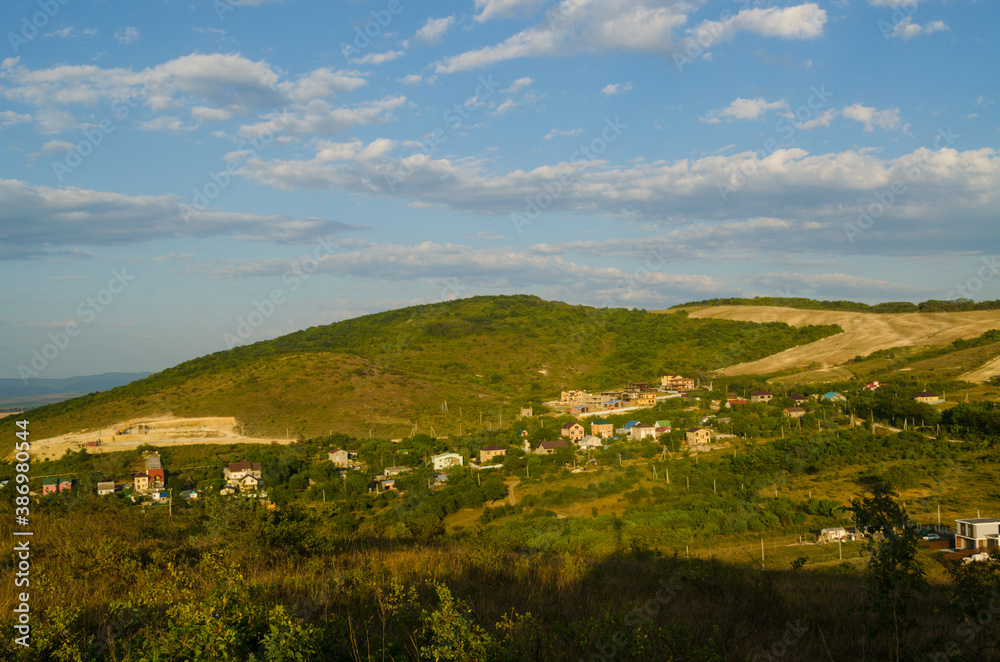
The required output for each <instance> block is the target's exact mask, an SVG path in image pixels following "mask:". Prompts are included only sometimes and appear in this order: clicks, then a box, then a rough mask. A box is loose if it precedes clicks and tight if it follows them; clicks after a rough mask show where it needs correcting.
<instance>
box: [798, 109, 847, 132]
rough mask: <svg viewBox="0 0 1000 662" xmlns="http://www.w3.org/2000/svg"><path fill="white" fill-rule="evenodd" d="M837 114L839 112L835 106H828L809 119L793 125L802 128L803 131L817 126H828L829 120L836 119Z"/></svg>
mask: <svg viewBox="0 0 1000 662" xmlns="http://www.w3.org/2000/svg"><path fill="white" fill-rule="evenodd" d="M838 114H839V113H838V112H837V109H836V108H829V109H827V110H824V111H823V112H822V113H820V114H819V115H817V116H815V117H813V118H812V119H810V120H806V121H805V122H799V123H797V124H796V125H795V127H796V128H798V129H802V130H803V131H810V130H812V129H815V128H818V127H828V126H830V122H831V121H832V120H834V119H836V117H837V115H838Z"/></svg>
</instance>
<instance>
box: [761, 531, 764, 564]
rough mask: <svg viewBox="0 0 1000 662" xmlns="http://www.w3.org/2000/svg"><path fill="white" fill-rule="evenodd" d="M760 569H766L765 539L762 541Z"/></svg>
mask: <svg viewBox="0 0 1000 662" xmlns="http://www.w3.org/2000/svg"><path fill="white" fill-rule="evenodd" d="M760 569H761V570H763V569H764V539H763V538H761V539H760Z"/></svg>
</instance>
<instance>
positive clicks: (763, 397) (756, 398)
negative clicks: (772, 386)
mask: <svg viewBox="0 0 1000 662" xmlns="http://www.w3.org/2000/svg"><path fill="white" fill-rule="evenodd" d="M773 397H774V394H773V393H770V392H768V391H754V392H753V393H751V394H750V402H751V403H753V404H758V403H762V402H770V401H771V398H773Z"/></svg>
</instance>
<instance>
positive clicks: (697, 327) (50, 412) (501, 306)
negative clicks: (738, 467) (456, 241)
mask: <svg viewBox="0 0 1000 662" xmlns="http://www.w3.org/2000/svg"><path fill="white" fill-rule="evenodd" d="M840 331H841V329H840V328H839V327H837V326H832V325H828V326H815V325H807V326H791V325H789V324H786V323H784V322H765V323H757V322H747V321H734V320H724V319H691V318H689V317H688V316H687V315H685V314H683V313H681V314H676V315H659V314H654V313H649V312H646V311H642V310H625V309H595V308H589V307H585V306H571V305H568V304H564V303H557V302H550V301H543V300H541V299H539V298H537V297H533V296H526V295H517V296H499V297H470V298H467V299H458V300H455V301H447V302H442V303H437V304H430V305H425V306H414V307H409V308H403V309H400V310H393V311H388V312H384V313H378V314H374V315H367V316H364V317H359V318H355V319H351V320H346V321H343V322H338V323H336V324H331V325H327V326H320V327H313V328H310V329H306V330H303V331H299V332H296V333H292V334H289V335H286V336H282V337H280V338H276V339H274V340H269V341H263V342H258V343H255V344H253V345H249V346H244V347H236V348H234V349H231V350H229V351H224V352H218V353H215V354H210V355H207V356H203V357H201V358H197V359H194V360H191V361H188V362H185V363H182V364H180V365H178V366H175V367H174V368H170V369H168V370H164V371H163V372H160V373H157V374H155V375H152V376H150V377H147V378H146V379H143V380H140V381H137V382H133V383H131V384H128V385H126V386H122V387H119V388H115V389H113V390H110V391H106V392H103V393H98V394H91V395H88V396H84V397H81V398H76V399H73V400H68V401H66V402H62V403H58V404H54V405H49V406H46V407H41V408H39V409H35V410H32V411H31V415H30V420H31V429H32V435H33V436H34V437H36V438H44V437H47V436H54V435H58V434H63V433H66V432H74V431H78V430H81V429H92V428H98V427H103V426H108V425H110V424H112V423H115V422H118V421H126V420H130V419H133V418H136V417H139V416H151V415H157V414H165V413H169V414H173V415H175V416H188V417H197V416H234V417H236V418H237V420H238V421H239V422H240V424H242V425H245V426H246V432H247V434H253V435H256V436H261V437H266V436H275V435H280V436H282V437H284V436H285V431H286V429H287V430H289V431H290V433H291V434H292V435H302V436H313V435H318V434H326V433H328V432H329V431H331V430H333V431H341V432H347V433H350V434H353V435H359V436H368V435H372V436H380V437H398V436H403V435H407V434H409V433H410V432H411V431H412V430H413V429H414V426H416V428H417V429H418V430H419V431H426V432H433V433H434V434H437V435H447V434H454V433H458V432H459V431H460V430H469V429H470V428H473V427H487V426H489V425H495V421H497V420H498V419H499V417H500V416H501V415H503V416H504V417H506V418H507V420H510V419H511V418H512V417H513V416H515V415H516V414H517V413H518V411H519V407H520V406H521V405H523V404H527V403H529V402H530V403H535V404H539V403H540V402H541V401H542V400H543V399H548V398H551V397H558V395H559V391H560V390H562V389H568V388H601V387H612V386H620V385H623V384H624V383H625V382H626V381H630V380H646V381H652V380H654V379H657V378H658V377H659V375H660V374H662V373H663V372H664V371H680V372H688V373H690V372H696V371H709V370H715V369H719V368H724V367H726V366H729V365H733V364H737V363H744V362H749V361H755V360H758V359H761V358H763V357H766V356H770V355H772V354H774V353H776V352H780V351H782V350H785V349H787V348H789V347H794V346H797V345H806V344H809V343H812V342H813V341H816V340H819V339H821V338H824V337H828V336H832V335H834V334H837V333H840ZM480 417H482V418H481V419H480ZM12 430H13V422H11V421H0V439H3V440H4V442H3V443H5V444H6V443H7V442H6V440H7V439H13V432H12ZM11 443H12V442H11Z"/></svg>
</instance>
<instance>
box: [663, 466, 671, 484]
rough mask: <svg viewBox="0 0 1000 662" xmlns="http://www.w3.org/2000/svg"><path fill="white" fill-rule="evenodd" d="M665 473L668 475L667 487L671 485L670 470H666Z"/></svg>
mask: <svg viewBox="0 0 1000 662" xmlns="http://www.w3.org/2000/svg"><path fill="white" fill-rule="evenodd" d="M664 471H665V472H666V473H667V485H669V484H670V469H664Z"/></svg>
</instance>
